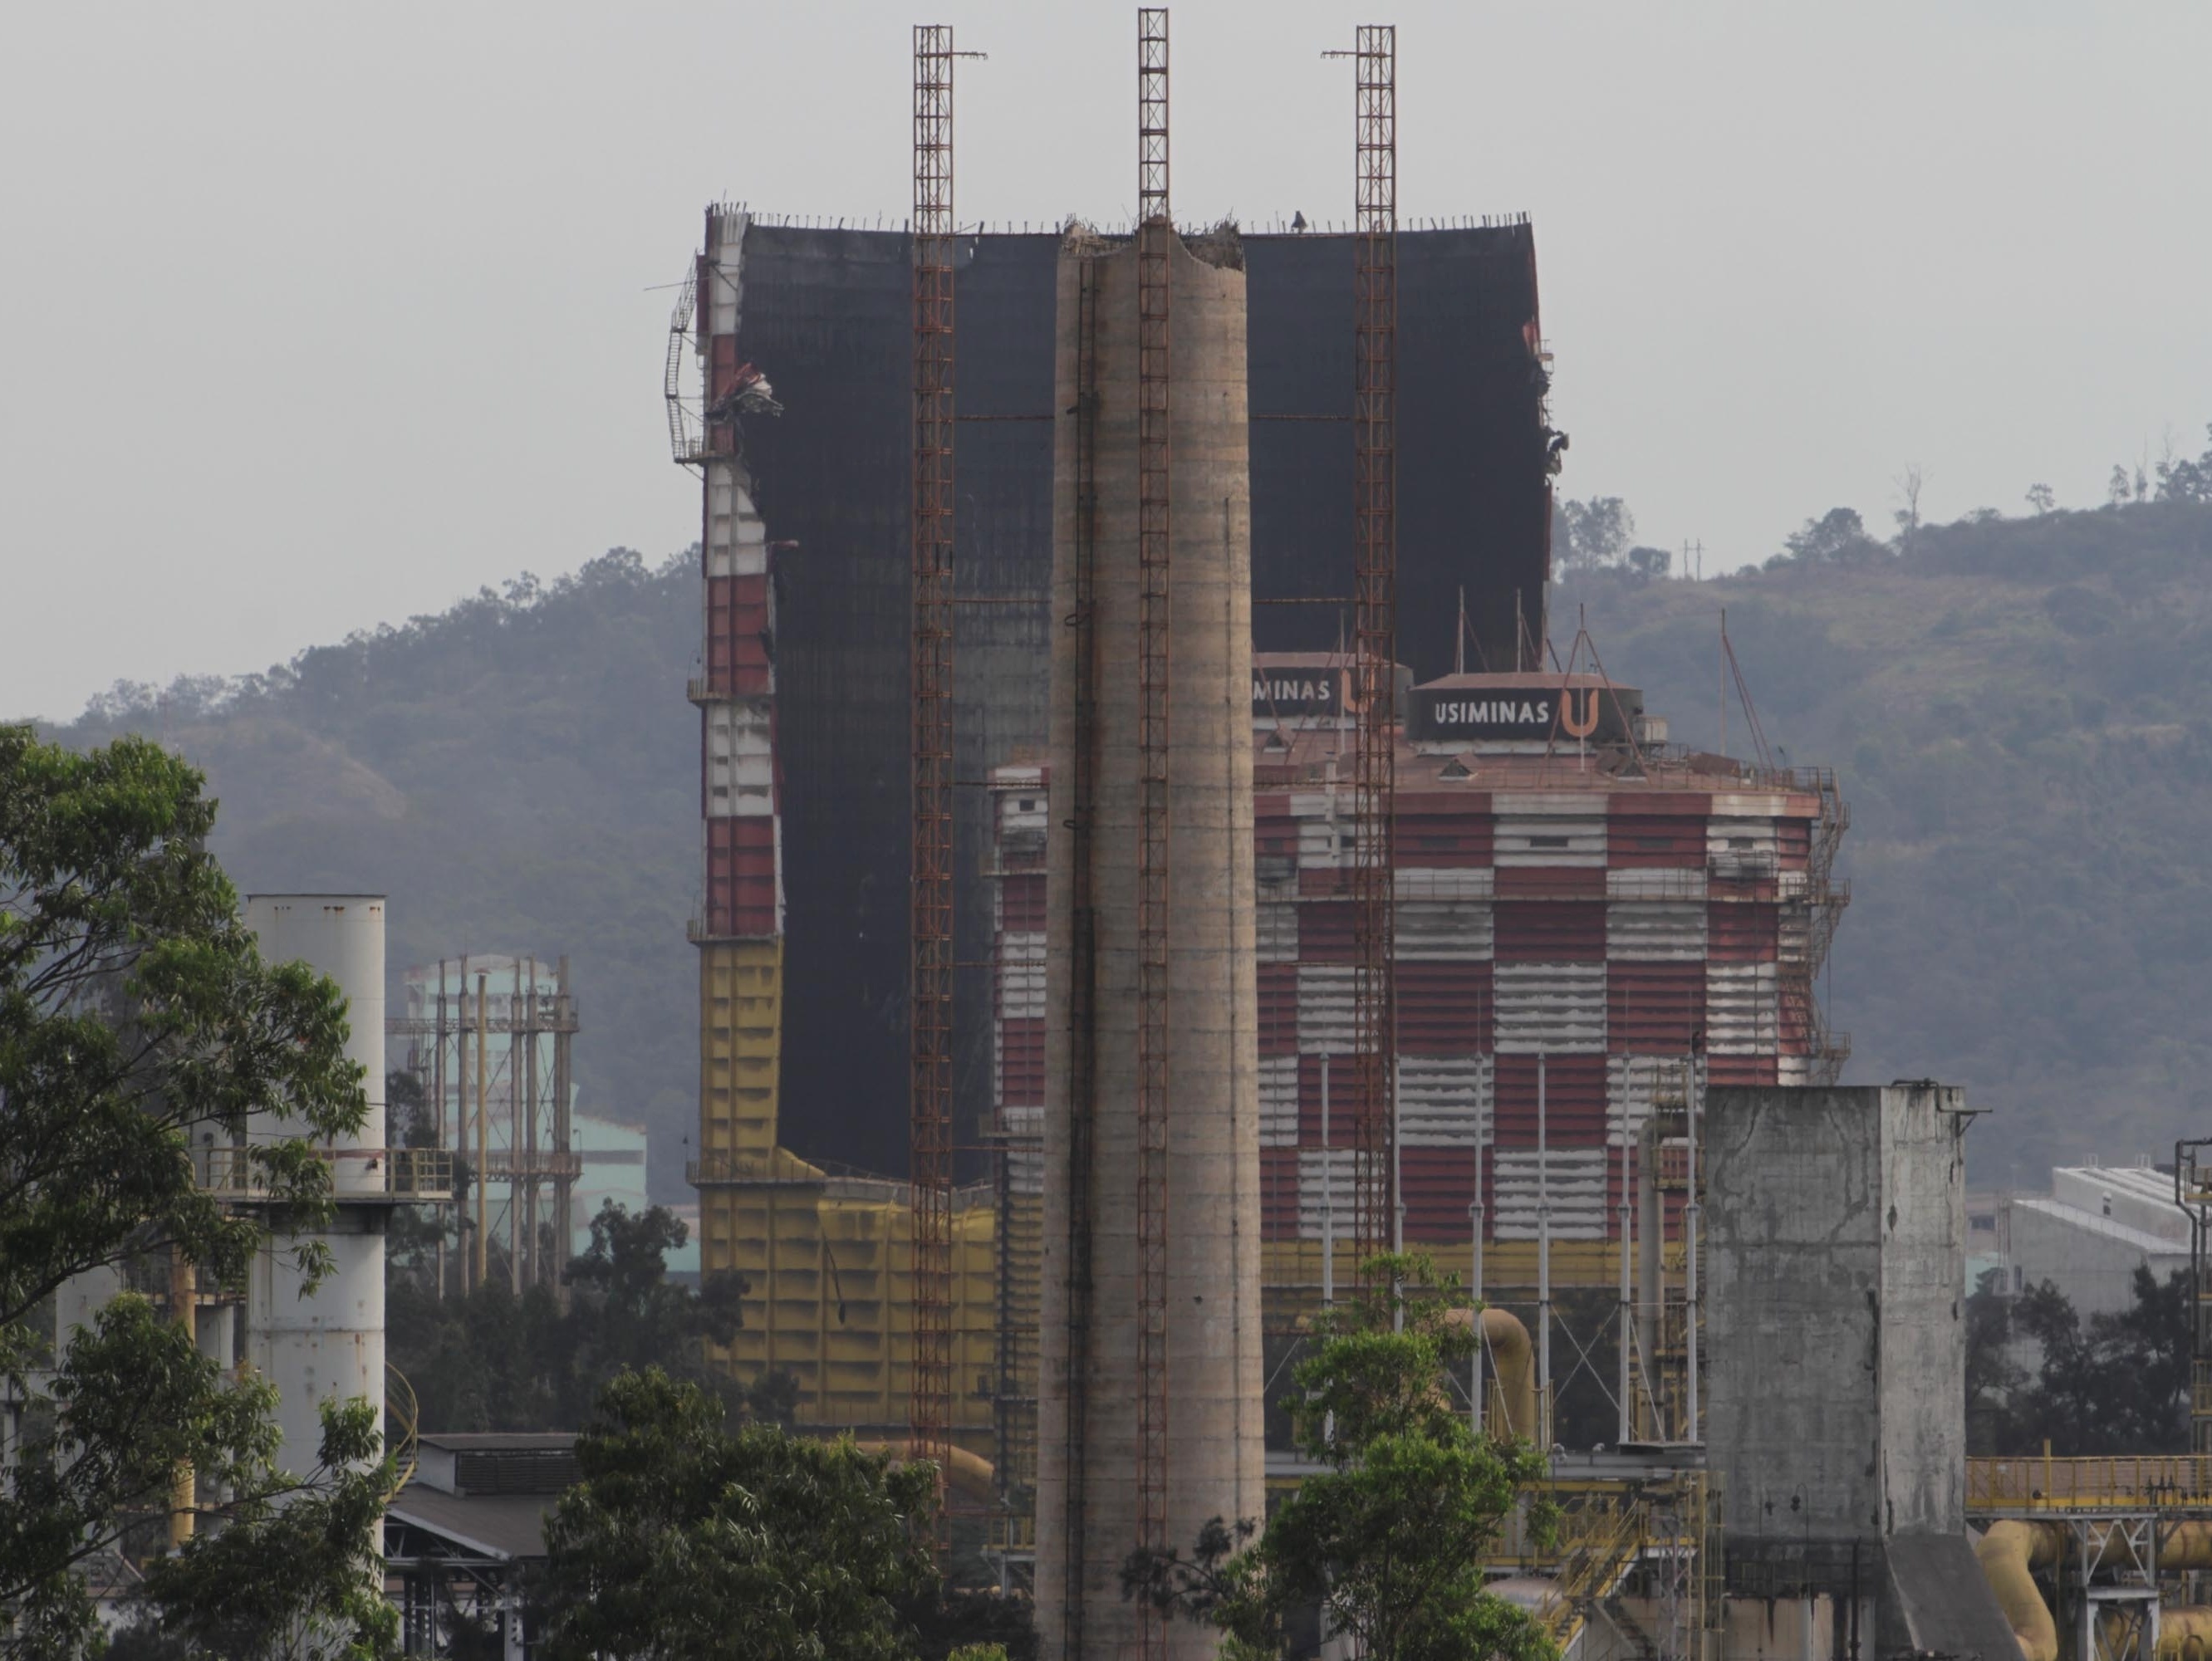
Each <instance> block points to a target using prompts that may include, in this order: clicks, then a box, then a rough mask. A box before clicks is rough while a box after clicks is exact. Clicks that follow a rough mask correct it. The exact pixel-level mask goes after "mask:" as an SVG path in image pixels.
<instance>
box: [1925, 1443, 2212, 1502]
mask: <svg viewBox="0 0 2212 1661" xmlns="http://www.w3.org/2000/svg"><path fill="white" fill-rule="evenodd" d="M2164 1508H2178V1509H2187V1510H2192V1511H2202V1510H2212V1454H2203V1453H2164V1454H2106V1455H2100V1456H2094V1457H2090V1458H2053V1457H2052V1456H2051V1455H2050V1454H2047V1453H2042V1454H2023V1455H2019V1456H2013V1457H2006V1458H1971V1459H1968V1460H1967V1461H1966V1509H1967V1510H1968V1511H1969V1512H1987V1513H1999V1512H2002V1513H2021V1512H2044V1511H2157V1510H2160V1509H2164Z"/></svg>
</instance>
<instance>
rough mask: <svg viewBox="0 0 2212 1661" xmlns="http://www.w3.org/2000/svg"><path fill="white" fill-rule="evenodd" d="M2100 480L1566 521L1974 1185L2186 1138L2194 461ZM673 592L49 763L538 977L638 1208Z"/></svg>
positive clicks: (418, 653) (675, 1142)
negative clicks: (1694, 530) (1836, 781)
mask: <svg viewBox="0 0 2212 1661" xmlns="http://www.w3.org/2000/svg"><path fill="white" fill-rule="evenodd" d="M2114 495H2115V500H2114V501H2113V503H2112V504H2111V505H2109V506H2105V507H2102V508H2099V509H2096V510H2093V511H2089V512H2056V511H2052V512H2033V514H2032V515H2031V516H2029V517H2026V518H2000V517H1998V516H1996V515H1994V514H1989V513H1984V514H1979V515H1975V516H1972V517H1970V518H1967V519H1965V520H1961V521H1960V522H1959V523H1957V524H1949V525H1942V526H1929V525H1923V524H1918V523H1917V521H1916V520H1914V519H1912V518H1911V517H1910V516H1907V515H1900V516H1899V521H1900V522H1899V525H1898V527H1897V530H1896V533H1895V535H1894V536H1891V537H1888V538H1886V539H1878V538H1876V537H1875V536H1873V535H1872V534H1870V533H1869V531H1868V530H1867V529H1866V527H1865V526H1864V524H1863V522H1862V520H1861V519H1860V517H1859V516H1858V515H1857V513H1855V512H1851V511H1850V510H1848V509H1838V510H1835V511H1833V512H1829V513H1827V514H1825V515H1823V516H1821V517H1820V518H1815V519H1813V520H1810V521H1808V524H1807V525H1806V528H1805V529H1804V530H1802V531H1801V532H1800V533H1798V534H1797V535H1796V536H1792V537H1791V538H1790V542H1789V546H1788V547H1787V548H1786V549H1784V550H1783V551H1782V552H1781V553H1779V554H1778V555H1777V556H1776V558H1775V559H1774V560H1773V561H1770V562H1769V563H1768V564H1767V566H1766V567H1765V568H1763V569H1759V570H1757V571H1755V572H1750V573H1741V574H1739V575H1736V576H1734V577H1729V578H1726V579H1717V580H1712V581H1706V582H1683V581H1676V580H1668V579H1666V578H1665V577H1664V576H1663V575H1661V574H1660V573H1663V572H1664V570H1665V569H1666V567H1667V559H1666V556H1665V555H1663V554H1662V553H1660V552H1659V551H1658V550H1656V549H1638V548H1635V547H1632V546H1631V545H1630V544H1631V541H1632V519H1631V518H1630V517H1629V515H1628V513H1627V511H1626V507H1625V506H1622V505H1621V504H1620V503H1618V502H1612V503H1609V504H1608V503H1606V502H1598V503H1574V504H1568V505H1566V508H1565V512H1563V515H1562V520H1563V527H1562V528H1563V530H1564V531H1565V535H1564V536H1563V538H1562V551H1563V553H1564V555H1565V558H1564V559H1563V561H1562V565H1563V569H1564V570H1565V577H1564V579H1563V580H1562V582H1561V584H1560V585H1559V591H1558V593H1557V595H1556V597H1555V599H1554V603H1553V618H1554V627H1553V633H1554V634H1555V635H1556V636H1557V637H1558V638H1559V640H1560V641H1561V643H1562V645H1563V646H1564V644H1565V641H1566V640H1570V639H1571V638H1572V634H1573V632H1574V628H1575V626H1576V621H1577V616H1578V615H1581V616H1584V617H1586V618H1587V621H1588V624H1589V629H1590V632H1591V634H1592V636H1593V638H1594V639H1595V641H1596V642H1597V645H1598V646H1599V649H1600V650H1601V652H1602V653H1603V655H1604V661H1605V664H1606V666H1607V669H1608V670H1611V671H1612V672H1613V674H1614V675H1615V676H1618V677H1619V678H1620V679H1621V680H1623V681H1626V682H1630V683H1632V684H1636V685H1639V686H1641V687H1643V688H1645V691H1646V698H1647V702H1648V704H1649V706H1650V708H1652V709H1653V710H1654V711H1656V712H1660V713H1662V714H1665V715H1667V716H1668V717H1669V718H1671V720H1672V722H1673V725H1674V737H1675V738H1676V739H1678V740H1686V741H1689V742H1692V743H1698V744H1701V745H1712V744H1716V743H1718V742H1719V737H1720V735H1719V725H1720V705H1721V694H1720V687H1721V658H1720V656H1719V650H1718V646H1719V630H1720V614H1721V612H1722V610H1723V609H1726V612H1727V615H1728V631H1729V638H1730V640H1732V641H1733V643H1734V646H1735V653H1736V656H1737V658H1739V660H1740V661H1741V664H1742V665H1743V668H1744V671H1745V674H1746V676H1747V680H1748V682H1749V684H1750V686H1751V688H1752V692H1753V697H1754V699H1755V700H1756V703H1757V706H1758V710H1759V715H1760V718H1761V719H1762V722H1763V724H1764V727H1765V733H1766V736H1767V737H1768V738H1769V739H1770V740H1771V742H1772V743H1773V744H1774V746H1775V749H1776V752H1777V759H1778V760H1785V759H1786V760H1787V761H1791V762H1795V763H1797V764H1801V765H1807V764H1819V765H1823V766H1831V767H1835V768H1836V769H1837V771H1838V773H1839V774H1840V777H1841V782H1842V785H1843V790H1844V797H1845V799H1846V800H1847V801H1848V802H1849V803H1850V806H1851V810H1852V814H1853V826H1852V829H1851V832H1850V835H1849V836H1848V837H1847V838H1846V839H1845V842H1844V856H1843V858H1842V860H1841V862H1840V870H1841V871H1842V873H1843V875H1844V876H1847V877H1849V878H1850V881H1851V882H1852V886H1853V897H1852V903H1851V907H1850V912H1849V913H1848V914H1847V916H1846V918H1845V919H1844V925H1843V928H1842V930H1841V931H1840V932H1839V934H1838V939H1837V945H1836V951H1835V955H1834V959H1833V968H1832V975H1831V977H1830V992H1831V997H1832V1003H1831V1018H1832V1021H1833V1023H1834V1025H1835V1026H1837V1027H1838V1028H1842V1029H1846V1030H1848V1031H1850V1033H1851V1034H1853V1037H1854V1039H1855V1042H1856V1050H1855V1053H1854V1058H1853V1060H1852V1062H1851V1064H1850V1067H1849V1069H1848V1070H1847V1071H1846V1075H1845V1076H1846V1077H1847V1078H1850V1079H1857V1080H1865V1081H1887V1080H1888V1079H1891V1078H1895V1077H1923V1076H1935V1077H1940V1078H1942V1079H1944V1080H1946V1081H1947V1082H1958V1083H1961V1084H1964V1085H1966V1087H1967V1088H1968V1089H1969V1091H1970V1093H1971V1095H1970V1099H1971V1100H1972V1102H1973V1103H1974V1105H1975V1106H1978V1107H1981V1108H1985V1109H1991V1110H1994V1112H1995V1114H1996V1118H1995V1120H1994V1122H1993V1123H1992V1124H1990V1125H1985V1126H1984V1128H1983V1130H1982V1131H1981V1132H1980V1133H1978V1135H1977V1136H1976V1137H1975V1138H1974V1139H1973V1142H1972V1149H1973V1158H1974V1170H1973V1173H1972V1175H1973V1179H1974V1180H1975V1181H1976V1182H1978V1183H1984V1182H1998V1181H2006V1182H2023V1183H2024V1182H2030V1181H2035V1180H2039V1176H2040V1173H2041V1172H2042V1170H2043V1168H2044V1167H2046V1166H2047V1165H2048V1164H2050V1163H2051V1162H2052V1161H2085V1160H2087V1159H2090V1158H2093V1157H2101V1158H2103V1159H2106V1160H2107V1161H2119V1160H2129V1159H2132V1158H2134V1157H2136V1155H2157V1154H2159V1153H2160V1151H2161V1150H2163V1149H2166V1148H2167V1147H2168V1146H2169V1145H2170V1143H2172V1139H2173V1138H2174V1137H2176V1136H2178V1135H2181V1134H2203V1133H2204V1132H2206V1131H2208V1129H2212V1018H2208V1017H2207V1016H2206V1015H2204V1014H2203V1010H2202V1009H2200V1007H2199V1006H2198V1004H2197V983H2198V979H2199V977H2200V976H2201V975H2203V973H2204V972H2205V967H2206V962H2207V959H2208V956H2212V878H2208V875H2207V866H2206V860H2205V858H2204V854H2203V850H2204V849H2205V848H2207V847H2208V846H2212V696H2208V694H2209V693H2212V500H2208V498H2212V452H2208V454H2207V457H2206V458H2204V460H2203V461H2200V462H2188V461H2183V462H2179V463H2175V464H2172V465H2171V466H2170V467H2169V468H2168V469H2167V470H2166V476H2165V477H2163V478H2161V480H2160V482H2159V484H2158V487H2157V489H2156V490H2155V491H2154V490H2152V489H2151V488H2148V482H2145V483H2144V484H2143V486H2142V488H2136V487H2134V486H2131V485H2130V482H2129V481H2128V480H2127V479H2126V478H2125V477H2124V476H2117V477H2116V479H2115V488H2114ZM2043 500H2047V499H2043ZM695 569H696V568H695V567H694V565H693V564H692V562H691V561H690V558H689V557H688V556H683V555H679V556H677V557H675V558H673V559H671V560H670V561H668V562H666V563H665V564H663V565H661V566H659V567H652V566H649V565H648V564H647V562H646V561H644V560H643V559H642V558H641V557H640V556H639V555H636V554H635V553H632V552H629V550H626V549H616V550H613V551H612V552H610V553H608V554H606V555H602V556H601V557H599V559H596V560H594V561H591V562H590V563H589V564H587V565H586V566H585V567H583V568H582V569H581V570H580V571H579V572H578V573H576V574H575V575H574V576H572V577H566V578H562V579H559V580H558V581H556V582H553V583H550V584H544V583H540V582H538V580H537V579H534V578H532V577H528V576H524V577H522V578H520V579H517V580H516V581H514V582H513V583H511V584H509V585H507V589H506V591H504V592H502V593H493V592H491V591H483V592H482V593H479V594H478V595H477V596H476V597H473V598H471V599H469V600H466V601H464V602H463V603H460V604H459V605H457V606H455V607H453V609H451V610H449V611H447V612H445V613H442V614H441V615H436V616H431V617H419V618H416V619H414V620H412V621H410V622H408V623H406V624H405V625H404V626H401V627H382V628H379V629H377V630H376V631H375V632H374V633H362V634H358V635H356V636H354V637H352V638H351V639H349V640H346V641H344V642H343V643H342V644H340V645H337V646H319V647H316V648H314V649H313V650H310V651H307V652H303V653H301V655H300V656H299V657H298V658H295V659H294V660H293V662H292V663H291V664H289V665H286V666H283V668H280V669H276V670H270V672H269V673H267V674H265V675H260V676H247V677H245V678H243V679H240V680H219V679H210V680H190V681H180V682H177V683H176V684H174V685H173V686H172V687H170V688H167V689H166V690H157V689H155V688H150V687H144V686H131V685H124V686H118V688H116V689H115V691H114V692H112V694H107V695H106V696H105V697H103V698H101V699H99V700H94V704H93V705H92V706H91V707H90V708H88V710H87V712H85V714H84V715H83V716H82V718H80V719H79V720H77V721H76V722H75V723H74V724H70V725H69V726H67V727H65V728H63V729H61V730H59V731H58V733H57V734H55V735H54V736H58V737H63V738H65V739H67V740H68V741H69V742H70V743H74V744H84V743H95V742H99V741H101V740H104V739H105V738H106V737H110V736H112V735H113V734H114V733H116V732H118V731H121V730H143V731H147V732H150V733H154V734H156V735H158V736H159V737H161V738H162V739H164V740H165V741H166V742H167V743H170V744H172V745H173V746H174V747H176V748H178V749H180V750H181V751H182V752H183V753H184V754H185V755H186V756H188V757H189V758H191V760H193V761H196V762H197V763H198V764H199V765H200V766H202V767H205V768H206V769H207V771H208V773H209V775H210V779H211V788H212V791H213V793H214V794H216V796H217V797H220V798H221V800H222V814H221V815H220V818H219V820H218V822H217V828H216V838H215V849H216V853H217V855H218V856H219V857H220V858H221V859H222V863H223V864H224V865H225V867H226V868H227V869H228V870H230V871H231V872H232V874H233V875H234V876H235V877H236V878H237V880H238V881H239V882H240V885H241V887H245V888H259V889H284V888H302V889H313V888H338V889H357V890H381V891H383V892H385V893H386V894H389V895H390V896H391V898H392V910H391V954H392V965H393V967H394V971H395V973H396V972H397V970H398V968H399V967H401V966H403V965H404V964H408V963H412V962H418V961H430V960H433V959H435V957H436V956H438V955H440V954H441V953H445V954H448V955H451V954H453V953H457V952H459V951H462V950H468V951H472V952H487V951H513V950H520V951H526V952H536V953H538V955H540V956H541V957H544V956H550V955H555V954H557V953H561V952H566V953H568V954H569V955H570V956H571V959H572V961H573V965H574V977H575V985H576V987H577V990H578V994H579V997H580V1000H581V1003H582V1012H583V1018H584V1031H583V1033H582V1034H581V1036H580V1038H579V1040H578V1041H577V1046H576V1072H577V1080H578V1083H579V1085H580V1089H581V1092H582V1101H581V1105H582V1106H583V1107H584V1109H585V1110H586V1111H588V1112H596V1113H600V1114H605V1115H608V1116H611V1117H613V1118H621V1119H627V1120H629V1121H631V1122H635V1123H641V1124H643V1125H646V1126H647V1128H648V1130H649V1131H651V1132H652V1136H653V1191H654V1194H655V1195H656V1197H662V1198H671V1199H672V1198H678V1197H684V1193H685V1191H684V1189H683V1187H682V1161H683V1157H684V1142H685V1139H686V1138H687V1137H689V1135H690V1131H691V1126H692V1124H693V1121H694V1115H695V1112H696V1106H695V1093H696V1059H695V1058H696V1047H695V1039H694V1024H695V1021H696V990H695V985H694V980H693V967H692V953H691V949H690V947H689V946H688V945H687V944H686V943H685V941H684V920H685V918H687V916H688V915H689V914H690V912H691V910H692V908H693V906H694V905H695V904H696V898H697V892H698V881H699V879H698V870H697V867H698V827H697V815H698V793H697V792H698V785H697V776H698V748H697V747H698V718H697V717H696V715H695V714H694V713H693V712H692V711H691V709H690V707H689V706H687V705H686V704H685V703H684V697H683V682H684V676H685V675H686V673H687V672H688V666H689V665H690V664H692V663H693V662H694V660H695V658H696V651H697V642H698V622H697V598H698V597H697V579H696V574H695ZM1729 734H1730V747H1731V748H1732V749H1735V750H1736V752H1737V753H1739V754H1741V753H1742V751H1743V743H1744V732H1743V726H1742V718H1741V712H1740V711H1738V710H1733V709H1732V710H1731V712H1730V714H1729ZM399 1059H400V1058H398V1057H397V1056H395V1057H394V1058H393V1060H394V1061H395V1062H397V1061H398V1060H399ZM795 1059H796V1061H797V1062H798V1064H803V1058H795Z"/></svg>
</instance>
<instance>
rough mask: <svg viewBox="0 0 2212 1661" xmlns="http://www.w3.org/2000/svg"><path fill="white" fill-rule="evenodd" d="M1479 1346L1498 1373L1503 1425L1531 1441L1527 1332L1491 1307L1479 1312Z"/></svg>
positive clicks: (1532, 1372) (1531, 1369)
mask: <svg viewBox="0 0 2212 1661" xmlns="http://www.w3.org/2000/svg"><path fill="white" fill-rule="evenodd" d="M1482 1343H1483V1347H1484V1348H1485V1349H1488V1350H1489V1351H1490V1356H1491V1361H1492V1365H1493V1366H1494V1367H1495V1369H1496V1371H1497V1374H1498V1396H1499V1397H1500V1399H1501V1401H1502V1403H1503V1404H1504V1413H1505V1422H1506V1426H1507V1428H1510V1430H1511V1431H1512V1433H1513V1434H1515V1435H1516V1436H1520V1437H1524V1438H1526V1439H1528V1440H1534V1438H1535V1436H1536V1433H1537V1424H1536V1367H1535V1358H1534V1347H1533V1346H1532V1345H1531V1344H1530V1343H1529V1342H1528V1328H1527V1327H1525V1326H1523V1325H1521V1321H1520V1318H1519V1317H1518V1316H1516V1315H1514V1314H1513V1313H1511V1312H1510V1311H1507V1310H1504V1309H1500V1308H1498V1306H1496V1305H1495V1304H1493V1305H1492V1306H1490V1307H1488V1308H1486V1309H1485V1310H1484V1311H1483V1312H1482Z"/></svg>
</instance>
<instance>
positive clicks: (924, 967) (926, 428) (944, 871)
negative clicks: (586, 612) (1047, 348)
mask: <svg viewBox="0 0 2212 1661" xmlns="http://www.w3.org/2000/svg"><path fill="white" fill-rule="evenodd" d="M952 56H953V54H952V31H951V28H950V27H947V26H945V25H943V24H919V25H917V26H916V27H915V31H914V221H913V225H912V227H911V233H912V242H913V246H914V500H913V531H914V665H913V675H914V681H913V694H914V696H913V703H914V880H913V895H912V903H913V918H912V929H913V952H914V972H913V981H914V985H913V1011H912V1044H913V1067H912V1079H911V1087H912V1088H911V1107H912V1114H913V1143H912V1165H911V1168H910V1173H909V1175H910V1180H911V1185H912V1194H913V1204H912V1211H911V1215H912V1228H913V1248H914V1367H913V1394H912V1397H911V1402H910V1408H909V1436H910V1440H911V1441H912V1444H913V1449H914V1452H915V1453H916V1454H917V1455H920V1456H922V1457H925V1458H931V1459H934V1460H935V1461H936V1462H937V1468H938V1470H939V1472H940V1473H942V1472H943V1471H944V1470H945V1464H946V1463H947V1453H948V1452H949V1449H948V1439H949V1435H950V1428H949V1427H950V1422H951V1411H952V501H953V496H952V242H953V220H952ZM940 1482H941V1476H940Z"/></svg>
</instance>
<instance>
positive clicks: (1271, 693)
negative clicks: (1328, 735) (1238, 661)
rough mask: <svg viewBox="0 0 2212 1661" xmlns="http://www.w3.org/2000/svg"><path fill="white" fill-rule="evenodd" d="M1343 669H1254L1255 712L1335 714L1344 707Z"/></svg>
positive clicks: (1257, 713)
mask: <svg viewBox="0 0 2212 1661" xmlns="http://www.w3.org/2000/svg"><path fill="white" fill-rule="evenodd" d="M1344 680H1345V675H1344V671H1343V670H1278V669H1255V670H1253V671H1252V713H1253V714H1254V715H1255V716H1267V715H1276V716H1282V715H1334V714H1336V713H1337V712H1338V711H1339V710H1340V708H1341V707H1342V706H1343V698H1344Z"/></svg>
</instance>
